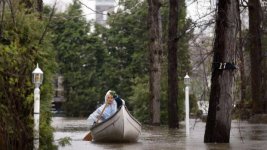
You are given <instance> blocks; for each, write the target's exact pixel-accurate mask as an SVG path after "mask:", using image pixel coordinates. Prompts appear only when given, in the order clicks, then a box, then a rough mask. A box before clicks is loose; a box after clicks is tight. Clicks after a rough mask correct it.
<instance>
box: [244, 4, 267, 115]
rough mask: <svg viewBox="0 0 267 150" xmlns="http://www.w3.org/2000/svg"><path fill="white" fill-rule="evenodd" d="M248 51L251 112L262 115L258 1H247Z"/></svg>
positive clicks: (262, 89) (262, 91)
mask: <svg viewBox="0 0 267 150" xmlns="http://www.w3.org/2000/svg"><path fill="white" fill-rule="evenodd" d="M248 10H249V49H250V63H251V70H250V75H251V93H252V111H253V113H255V114H259V113H264V112H265V110H264V107H267V106H265V105H264V104H265V103H266V102H265V103H264V101H263V100H264V98H263V93H264V87H263V83H264V82H263V71H264V69H263V68H262V67H263V55H262V43H261V37H262V35H261V25H262V24H261V23H262V18H261V17H262V16H261V12H262V11H261V5H260V0H249V1H248Z"/></svg>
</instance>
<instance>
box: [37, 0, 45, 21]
mask: <svg viewBox="0 0 267 150" xmlns="http://www.w3.org/2000/svg"><path fill="white" fill-rule="evenodd" d="M36 9H37V12H38V13H39V18H40V19H42V14H43V0H37V7H36Z"/></svg>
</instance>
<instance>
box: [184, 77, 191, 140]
mask: <svg viewBox="0 0 267 150" xmlns="http://www.w3.org/2000/svg"><path fill="white" fill-rule="evenodd" d="M184 84H185V127H186V135H187V136H188V135H189V85H190V77H189V76H188V74H187V73H186V76H185V77H184Z"/></svg>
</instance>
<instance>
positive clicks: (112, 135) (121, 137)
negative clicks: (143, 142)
mask: <svg viewBox="0 0 267 150" xmlns="http://www.w3.org/2000/svg"><path fill="white" fill-rule="evenodd" d="M91 133H92V136H93V141H95V142H136V141H137V140H138V137H139V135H140V134H141V124H140V123H139V122H138V121H137V120H136V119H135V118H134V117H133V116H131V114H130V113H129V112H128V110H127V109H126V108H125V106H124V105H123V106H122V107H121V109H120V110H119V111H117V112H116V113H115V114H114V115H113V116H112V117H110V118H109V119H108V120H106V121H104V122H101V123H100V124H98V125H96V126H94V127H92V128H91Z"/></svg>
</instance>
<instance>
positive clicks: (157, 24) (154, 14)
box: [147, 0, 163, 125]
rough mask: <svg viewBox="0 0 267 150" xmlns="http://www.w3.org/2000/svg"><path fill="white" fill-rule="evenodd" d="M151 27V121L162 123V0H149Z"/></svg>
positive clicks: (155, 123) (157, 123) (149, 25)
mask: <svg viewBox="0 0 267 150" xmlns="http://www.w3.org/2000/svg"><path fill="white" fill-rule="evenodd" d="M147 2H148V28H149V92H150V98H149V105H150V116H151V121H150V123H151V124H153V125H159V124H160V88H161V87H160V79H161V63H162V53H163V47H162V23H161V16H160V7H161V5H162V4H161V0H147Z"/></svg>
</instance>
